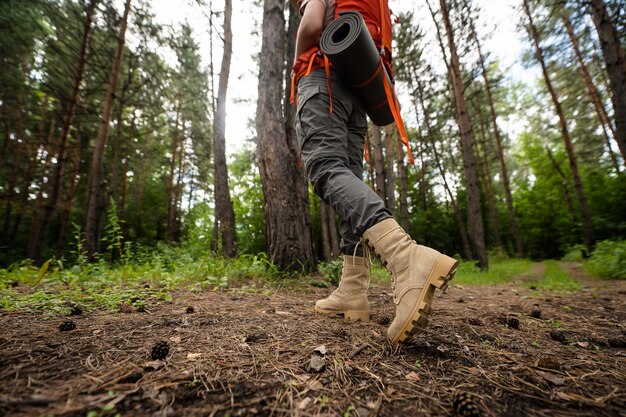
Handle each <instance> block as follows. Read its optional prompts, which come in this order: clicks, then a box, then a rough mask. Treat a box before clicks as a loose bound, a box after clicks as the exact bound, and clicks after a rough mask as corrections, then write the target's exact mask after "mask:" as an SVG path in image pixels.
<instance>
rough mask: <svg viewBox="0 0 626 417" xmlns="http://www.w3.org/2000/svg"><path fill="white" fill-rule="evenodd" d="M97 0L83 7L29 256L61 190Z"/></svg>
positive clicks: (35, 255)
mask: <svg viewBox="0 0 626 417" xmlns="http://www.w3.org/2000/svg"><path fill="white" fill-rule="evenodd" d="M98 1H99V0H91V1H90V2H89V4H88V5H87V8H86V10H85V20H84V22H83V33H82V37H81V41H80V52H79V54H78V62H77V64H76V71H75V72H74V80H73V84H72V91H71V93H70V98H69V102H68V106H67V110H66V112H65V119H64V120H63V127H62V130H61V136H60V138H59V150H58V157H57V162H56V164H55V166H54V172H53V174H52V181H51V183H52V184H51V188H52V189H51V192H50V197H49V198H48V201H47V202H46V204H45V205H44V210H43V213H42V215H41V218H40V219H39V221H38V224H37V227H36V229H35V231H34V235H33V239H32V240H31V241H32V245H31V246H30V249H29V256H30V258H32V259H34V260H36V261H38V260H40V257H41V251H42V249H43V245H44V244H45V242H46V240H47V237H48V226H49V224H50V220H51V219H52V215H53V214H54V211H55V210H56V206H57V203H58V201H59V195H60V194H61V185H62V184H61V182H62V181H61V177H62V172H63V166H64V164H65V159H66V158H67V141H68V138H69V133H70V129H71V127H72V122H73V120H74V114H75V112H76V104H77V102H78V92H79V90H80V84H81V83H82V81H83V75H84V71H85V63H86V61H87V51H88V48H89V39H90V36H91V29H92V27H91V25H92V23H93V17H94V14H95V11H96V6H97V4H98Z"/></svg>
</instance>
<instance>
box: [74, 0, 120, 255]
mask: <svg viewBox="0 0 626 417" xmlns="http://www.w3.org/2000/svg"><path fill="white" fill-rule="evenodd" d="M130 2H131V0H126V2H125V4H124V15H123V17H122V22H121V24H120V31H119V35H118V41H117V50H116V52H115V58H114V59H113V67H112V69H111V74H110V78H109V84H108V86H107V96H106V99H105V101H104V104H103V107H102V115H101V116H100V127H99V129H98V136H97V137H96V144H95V148H94V151H93V155H92V159H91V169H90V172H89V196H88V203H87V219H86V225H85V250H86V251H87V253H88V255H89V256H90V257H91V258H93V257H94V256H95V254H96V253H97V252H98V249H99V244H100V224H101V222H102V218H103V217H102V216H103V213H102V207H103V205H104V202H103V196H104V193H103V191H104V149H105V147H106V143H107V139H108V136H109V124H110V121H111V112H112V111H113V101H114V100H115V90H116V89H117V80H118V78H119V75H120V67H121V64H122V56H123V54H124V45H125V39H126V27H127V25H128V14H129V13H130Z"/></svg>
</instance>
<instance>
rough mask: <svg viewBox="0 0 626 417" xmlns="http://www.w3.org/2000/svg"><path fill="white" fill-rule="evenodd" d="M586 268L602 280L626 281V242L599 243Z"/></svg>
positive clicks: (606, 241) (607, 241) (586, 263)
mask: <svg viewBox="0 0 626 417" xmlns="http://www.w3.org/2000/svg"><path fill="white" fill-rule="evenodd" d="M585 268H586V269H587V270H588V271H589V272H591V273H592V274H593V275H595V276H598V277H601V278H610V279H626V241H623V240H621V241H610V240H605V241H602V242H599V243H598V244H597V245H596V248H595V250H594V251H593V253H592V254H591V257H590V259H589V260H588V261H587V262H585Z"/></svg>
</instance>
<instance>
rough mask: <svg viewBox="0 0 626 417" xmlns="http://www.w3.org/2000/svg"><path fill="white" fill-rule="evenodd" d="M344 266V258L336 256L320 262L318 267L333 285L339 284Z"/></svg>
mask: <svg viewBox="0 0 626 417" xmlns="http://www.w3.org/2000/svg"><path fill="white" fill-rule="evenodd" d="M342 267H343V258H336V259H332V260H330V261H325V262H320V263H319V264H318V266H317V269H318V270H319V271H320V273H321V274H322V276H323V277H324V278H325V279H326V280H327V281H328V282H330V283H331V284H333V285H339V280H340V279H341V269H342Z"/></svg>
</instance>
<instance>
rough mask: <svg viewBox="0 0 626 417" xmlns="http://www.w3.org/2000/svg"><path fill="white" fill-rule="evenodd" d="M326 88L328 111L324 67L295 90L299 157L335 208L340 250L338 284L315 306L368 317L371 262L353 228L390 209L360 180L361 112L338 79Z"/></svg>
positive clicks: (348, 316) (364, 226) (319, 191)
mask: <svg viewBox="0 0 626 417" xmlns="http://www.w3.org/2000/svg"><path fill="white" fill-rule="evenodd" d="M331 88H332V95H333V113H332V115H329V96H328V90H327V85H326V76H325V74H324V72H323V71H322V72H321V73H313V74H311V75H310V76H309V77H307V78H304V79H303V80H302V81H301V82H300V85H299V93H298V99H299V100H298V101H299V108H298V113H297V131H298V139H299V143H300V146H301V157H302V161H303V162H304V165H305V167H306V170H307V174H308V177H309V179H310V180H311V183H312V184H313V186H314V190H315V192H316V193H317V194H318V195H319V196H320V197H321V198H322V200H324V201H325V202H326V203H328V204H329V205H330V206H331V207H333V209H335V211H336V212H337V213H338V214H339V218H340V232H341V235H342V250H343V252H344V257H343V268H342V275H341V281H340V283H339V287H338V288H337V289H336V290H335V291H333V293H332V294H330V296H329V297H327V298H325V299H322V300H319V301H317V303H316V304H315V311H316V312H319V313H327V314H343V315H344V317H345V318H346V319H355V320H365V321H367V320H369V303H368V301H367V289H368V286H369V282H370V263H369V258H368V259H366V258H364V257H363V256H362V248H363V245H358V243H359V241H360V235H359V234H357V232H356V231H355V229H356V228H358V227H360V228H361V230H366V229H367V228H368V227H369V223H368V222H366V221H365V220H366V219H371V221H372V222H373V221H376V220H374V219H381V220H382V219H385V218H388V217H390V214H389V213H388V212H387V210H386V209H385V207H384V204H383V203H382V201H381V200H380V198H379V197H378V195H376V194H374V193H372V192H371V190H370V188H369V187H367V186H366V185H365V184H363V182H362V180H361V176H362V172H363V168H362V158H363V141H364V134H365V130H366V128H367V122H366V120H365V114H364V113H363V111H362V110H361V108H360V107H359V106H358V105H357V104H355V101H354V99H353V98H352V96H351V94H349V93H348V92H347V91H346V90H345V89H344V87H343V86H342V85H341V84H340V83H338V82H336V80H333V82H332V85H331ZM359 202H361V203H360V204H359ZM363 207H365V208H366V210H365V211H366V212H365V213H364V212H363V211H364V210H363ZM355 248H360V249H361V252H360V253H357V255H358V256H353V255H354V249H355Z"/></svg>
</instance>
